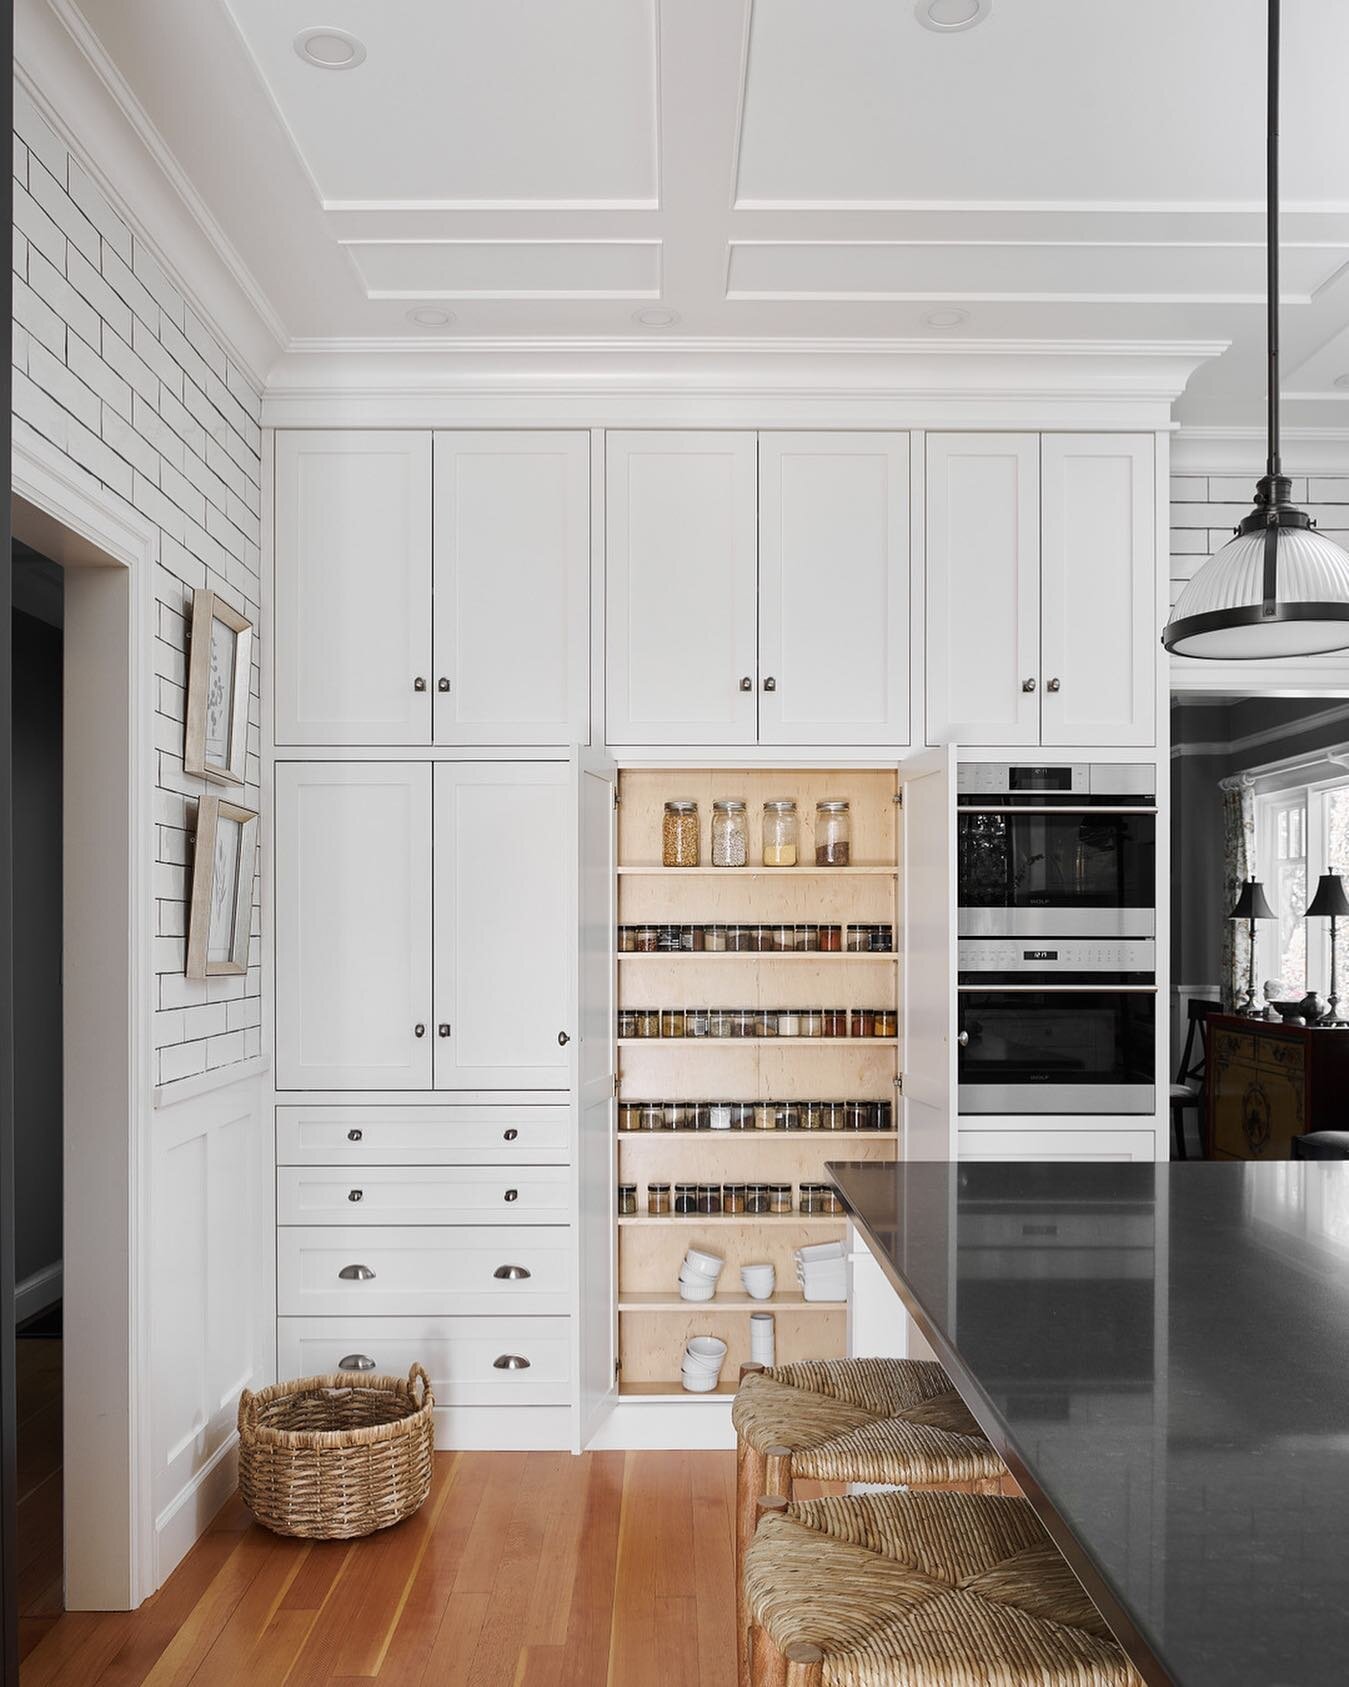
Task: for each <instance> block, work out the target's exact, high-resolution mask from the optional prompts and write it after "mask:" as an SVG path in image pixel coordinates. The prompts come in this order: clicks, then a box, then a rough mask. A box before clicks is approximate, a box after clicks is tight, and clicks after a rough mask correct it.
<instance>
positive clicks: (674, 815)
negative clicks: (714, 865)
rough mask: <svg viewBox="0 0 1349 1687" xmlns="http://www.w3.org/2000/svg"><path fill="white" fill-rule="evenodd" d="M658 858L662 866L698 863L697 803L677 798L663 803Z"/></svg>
mask: <svg viewBox="0 0 1349 1687" xmlns="http://www.w3.org/2000/svg"><path fill="white" fill-rule="evenodd" d="M660 859H661V865H662V866H663V867H696V866H697V865H698V860H699V855H698V805H697V803H696V802H688V801H686V800H683V799H677V800H675V801H673V802H667V803H666V805H665V817H664V819H663V821H662V823H661V846H660Z"/></svg>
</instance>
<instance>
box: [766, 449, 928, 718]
mask: <svg viewBox="0 0 1349 1687" xmlns="http://www.w3.org/2000/svg"><path fill="white" fill-rule="evenodd" d="M908 642H909V438H908V435H907V434H902V433H781V434H761V435H760V437H759V741H760V743H763V744H890V745H898V744H902V743H905V742H906V741H907V740H908V736H909V659H908Z"/></svg>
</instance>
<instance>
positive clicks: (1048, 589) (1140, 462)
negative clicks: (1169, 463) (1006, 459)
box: [1040, 433, 1160, 746]
mask: <svg viewBox="0 0 1349 1687" xmlns="http://www.w3.org/2000/svg"><path fill="white" fill-rule="evenodd" d="M1154 449H1155V441H1154V439H1153V436H1152V435H1151V434H1109V433H1107V434H1046V435H1045V436H1044V440H1043V442H1042V445H1041V466H1042V485H1043V495H1042V501H1041V513H1040V522H1041V528H1042V540H1041V544H1042V552H1043V576H1042V603H1043V621H1042V629H1043V630H1042V649H1043V668H1044V702H1043V705H1042V707H1043V717H1042V731H1041V738H1042V741H1043V742H1044V743H1046V744H1065V745H1068V744H1099V745H1102V746H1108V745H1112V744H1122V745H1123V744H1153V743H1155V742H1156V737H1157V730H1156V707H1157V697H1156V691H1157V652H1158V649H1159V645H1158V635H1159V632H1160V627H1159V624H1158V607H1157V569H1156V549H1157V545H1156V530H1157V512H1156V507H1155V505H1154V502H1153V496H1154V478H1155V468H1154Z"/></svg>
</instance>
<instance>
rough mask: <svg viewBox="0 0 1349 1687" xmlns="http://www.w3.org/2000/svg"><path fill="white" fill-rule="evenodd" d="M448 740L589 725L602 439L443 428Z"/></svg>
mask: <svg viewBox="0 0 1349 1687" xmlns="http://www.w3.org/2000/svg"><path fill="white" fill-rule="evenodd" d="M434 559H435V613H434V628H435V694H434V702H435V740H436V742H437V743H438V744H570V743H584V742H585V740H586V738H587V736H588V734H589V692H590V665H589V658H590V439H589V436H588V435H587V434H584V433H542V432H540V433H528V432H519V433H506V432H495V433H492V432H475V433H438V434H437V435H436V436H435V540H434Z"/></svg>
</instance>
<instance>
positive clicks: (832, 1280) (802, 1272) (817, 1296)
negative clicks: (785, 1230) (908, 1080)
mask: <svg viewBox="0 0 1349 1687" xmlns="http://www.w3.org/2000/svg"><path fill="white" fill-rule="evenodd" d="M794 1257H795V1259H796V1280H797V1282H798V1283H800V1285H801V1293H802V1295H803V1296H804V1297H805V1299H806V1300H847V1298H848V1261H847V1259H846V1257H845V1256H844V1252H843V1244H842V1242H813V1243H811V1244H810V1245H809V1246H808V1247H804V1248H797V1249H796V1252H795V1256H794Z"/></svg>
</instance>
